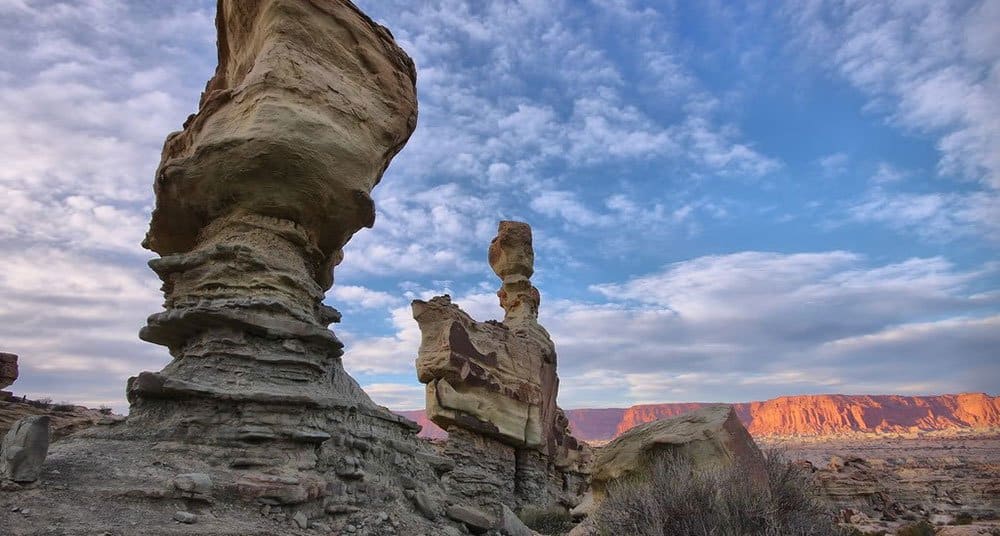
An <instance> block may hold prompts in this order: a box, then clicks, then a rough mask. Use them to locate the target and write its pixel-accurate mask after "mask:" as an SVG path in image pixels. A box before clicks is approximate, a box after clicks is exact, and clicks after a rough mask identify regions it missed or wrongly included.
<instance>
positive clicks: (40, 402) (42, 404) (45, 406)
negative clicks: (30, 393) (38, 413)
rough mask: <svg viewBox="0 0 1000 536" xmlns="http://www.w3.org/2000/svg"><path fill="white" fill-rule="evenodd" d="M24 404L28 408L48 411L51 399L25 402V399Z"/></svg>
mask: <svg viewBox="0 0 1000 536" xmlns="http://www.w3.org/2000/svg"><path fill="white" fill-rule="evenodd" d="M24 403H25V404H28V405H29V406H33V407H36V408H40V409H49V408H51V407H52V399H51V398H39V399H38V400H27V399H25V400H24Z"/></svg>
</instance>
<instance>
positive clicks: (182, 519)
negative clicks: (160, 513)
mask: <svg viewBox="0 0 1000 536" xmlns="http://www.w3.org/2000/svg"><path fill="white" fill-rule="evenodd" d="M174 521H177V522H178V523H185V524H188V525H190V524H192V523H194V522H195V521H198V516H196V515H194V514H192V513H191V512H185V511H183V510H178V511H176V512H174Z"/></svg>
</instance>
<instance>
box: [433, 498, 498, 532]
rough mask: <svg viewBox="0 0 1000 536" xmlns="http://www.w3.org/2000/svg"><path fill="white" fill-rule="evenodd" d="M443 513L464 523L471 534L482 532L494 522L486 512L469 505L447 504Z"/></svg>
mask: <svg viewBox="0 0 1000 536" xmlns="http://www.w3.org/2000/svg"><path fill="white" fill-rule="evenodd" d="M445 513H446V514H448V517H450V518H451V519H454V520H455V521H459V522H461V523H464V524H465V526H466V527H468V528H469V530H470V531H472V533H473V534H482V533H484V532H486V531H487V530H489V529H491V528H492V527H493V525H495V524H496V522H495V521H493V519H492V518H490V516H488V515H486V513H484V512H483V511H481V510H478V509H476V508H472V507H471V506H459V505H453V506H449V507H448V510H447V511H446V512H445Z"/></svg>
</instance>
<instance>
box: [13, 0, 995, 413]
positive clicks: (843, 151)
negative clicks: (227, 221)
mask: <svg viewBox="0 0 1000 536" xmlns="http://www.w3.org/2000/svg"><path fill="white" fill-rule="evenodd" d="M357 4H358V5H359V6H360V7H361V8H362V9H363V10H365V11H366V12H368V13H369V14H370V15H371V16H372V17H373V18H374V19H375V20H377V21H378V22H380V23H381V24H383V25H385V26H387V27H388V28H389V29H390V30H391V31H392V33H393V35H394V36H395V37H396V39H397V40H398V42H399V44H400V45H401V46H402V47H403V48H404V49H405V50H406V51H407V52H408V53H409V54H410V55H411V56H412V57H413V59H414V61H415V63H416V66H417V73H418V81H417V87H418V99H419V106H420V112H419V120H418V125H417V130H416V132H415V133H414V135H413V137H412V138H411V140H410V142H409V144H408V145H407V146H406V148H405V149H404V150H403V151H402V152H401V153H400V154H399V155H398V156H397V157H396V158H395V160H394V161H393V163H392V165H391V166H390V167H389V169H388V171H387V172H386V174H385V176H384V178H383V180H382V182H381V183H380V184H379V186H377V187H376V189H375V191H374V193H373V198H374V199H375V203H376V208H377V211H378V215H377V218H376V221H375V226H374V228H372V229H365V230H362V231H361V232H359V233H358V234H357V235H355V237H354V239H353V240H352V241H351V242H350V243H349V244H348V245H347V247H346V248H345V260H344V262H343V263H342V264H341V265H340V266H339V267H338V268H337V271H336V281H337V283H336V285H335V286H334V287H333V288H332V289H331V291H330V292H328V294H327V299H326V302H327V303H328V304H330V305H332V306H334V307H336V308H338V309H339V310H340V311H341V312H342V313H343V315H344V319H343V322H342V323H341V324H335V325H334V326H333V328H334V330H335V332H336V333H337V335H338V337H340V338H341V339H342V340H343V341H344V342H345V343H346V354H345V356H344V365H345V367H346V368H347V370H348V371H349V372H350V373H351V374H352V375H353V376H354V377H355V378H357V379H358V381H359V382H360V383H361V384H362V386H364V387H365V389H366V390H367V391H368V393H369V394H370V395H372V397H373V398H374V399H375V400H376V401H378V402H379V403H382V404H385V405H387V406H389V407H392V408H396V409H416V408H420V407H422V406H423V388H422V386H421V385H420V384H419V383H418V382H417V381H416V377H415V372H414V367H413V361H414V359H415V357H416V353H417V348H418V345H419V338H420V333H419V329H418V328H417V326H416V323H415V322H414V321H413V320H412V317H411V313H410V309H409V302H410V300H412V299H414V298H428V297H430V296H433V295H437V294H442V293H448V294H451V296H452V297H453V299H454V300H455V301H456V302H457V303H458V304H459V305H461V306H462V307H463V308H464V309H465V310H466V311H468V312H469V313H470V314H472V315H473V316H474V317H476V318H477V319H480V320H486V319H490V318H500V317H502V311H501V310H500V308H499V306H498V304H497V298H496V296H495V294H494V293H495V292H496V289H497V287H498V286H499V280H498V279H497V278H496V276H495V275H494V274H493V273H492V271H491V270H490V268H489V265H488V264H487V261H486V251H487V248H488V246H489V242H490V239H491V238H492V237H493V236H494V234H495V232H496V225H497V222H498V221H499V220H502V219H515V220H521V221H525V222H528V223H530V224H531V226H532V228H533V229H534V246H535V258H536V273H535V276H534V278H533V282H534V284H535V286H536V287H538V288H539V289H540V291H541V295H542V302H541V311H540V321H541V322H542V324H543V325H544V326H545V327H546V328H547V329H548V331H549V332H550V333H551V335H552V338H553V340H554V341H555V343H556V345H557V352H558V360H559V361H558V362H559V375H560V378H561V390H560V394H559V403H560V405H562V406H563V407H566V408H578V407H625V406H628V405H632V404H637V403H655V402H679V401H720V402H736V401H747V400H762V399H767V398H772V397H775V396H781V395H793V394H808V393H852V394H861V393H872V394H874V393H898V394H937V393H955V392H965V391H985V392H989V393H992V394H997V393H998V392H1000V255H998V251H1000V248H998V246H1000V32H997V31H996V28H998V27H1000V2H997V1H991V0H981V1H965V0H953V1H947V2H942V1H940V0H871V1H866V2H859V1H855V0H830V1H820V0H800V1H788V2H782V1H778V0H775V1H772V0H767V1H746V2H723V1H711V0H707V1H704V2H683V1H677V2H670V1H668V0H663V1H640V0H565V1H563V0H521V1H512V0H493V1H490V2H480V1H477V0H468V1H466V0H439V1H424V0H358V1H357ZM214 11H215V5H214V2H211V1H206V0H172V1H170V2H161V1H154V0H131V1H118V0H72V1H56V0H44V1H43V0H0V20H2V21H3V22H2V23H0V24H2V29H0V47H2V49H3V50H4V51H5V53H4V54H0V162H2V165H0V259H2V264H3V269H2V270H0V351H5V352H13V353H16V354H19V356H20V368H21V379H19V380H18V381H17V383H15V384H14V386H13V387H12V388H13V389H14V390H15V392H17V393H18V394H26V395H28V396H29V397H35V398H40V397H48V398H52V399H53V400H55V401H68V402H74V403H82V404H87V405H91V406H98V405H108V406H112V407H114V408H116V409H118V410H120V411H124V410H125V409H126V408H127V403H126V402H125V400H124V384H125V380H126V379H127V378H128V377H129V376H133V375H136V374H137V373H138V372H140V371H143V370H153V371H155V370H159V369H160V368H162V367H163V366H164V365H165V364H166V363H167V362H169V359H170V357H169V355H168V354H167V351H166V349H165V348H162V347H158V346H154V345H151V344H148V343H144V342H141V341H139V339H138V337H137V333H138V330H139V328H140V327H141V326H142V325H143V324H144V323H145V318H146V317H147V316H148V315H150V314H152V313H155V312H158V311H160V310H161V303H162V296H161V294H160V292H159V285H160V282H159V280H158V279H157V278H156V277H155V275H154V274H153V273H152V272H151V271H150V270H149V269H148V267H147V266H146V262H147V261H148V260H149V259H150V258H152V257H153V254H151V253H150V252H148V251H146V250H144V249H142V248H141V247H140V246H139V243H140V242H141V240H142V237H143V235H144V233H145V230H146V226H147V223H148V219H149V215H150V212H151V209H152V204H153V197H152V184H153V173H154V170H155V168H156V166H157V164H158V162H159V153H160V149H161V147H162V142H163V139H164V138H165V137H166V135H167V134H168V133H169V132H171V131H174V130H178V129H180V126H181V124H182V123H183V121H184V119H185V118H186V117H187V116H188V115H189V114H191V113H194V112H195V111H196V109H197V102H198V97H199V94H200V91H201V90H202V89H203V88H204V84H205V81H206V80H207V79H208V78H209V77H210V76H211V75H212V73H213V71H214V69H215V64H216V52H215V44H214V43H215V30H214Z"/></svg>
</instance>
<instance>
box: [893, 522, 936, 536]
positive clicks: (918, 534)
mask: <svg viewBox="0 0 1000 536" xmlns="http://www.w3.org/2000/svg"><path fill="white" fill-rule="evenodd" d="M896 536H934V525H931V524H930V523H928V522H926V521H920V522H918V523H913V524H911V525H906V526H905V527H900V528H898V529H896Z"/></svg>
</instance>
